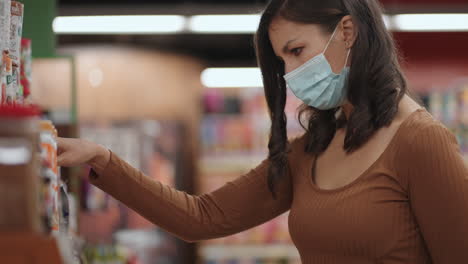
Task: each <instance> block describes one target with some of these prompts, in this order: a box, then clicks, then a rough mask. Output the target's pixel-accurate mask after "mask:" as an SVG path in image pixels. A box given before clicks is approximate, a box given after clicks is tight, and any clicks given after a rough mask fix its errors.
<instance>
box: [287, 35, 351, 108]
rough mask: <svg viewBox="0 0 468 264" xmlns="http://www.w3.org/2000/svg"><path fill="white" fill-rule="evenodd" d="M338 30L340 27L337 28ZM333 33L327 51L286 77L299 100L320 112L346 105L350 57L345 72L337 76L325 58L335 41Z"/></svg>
mask: <svg viewBox="0 0 468 264" xmlns="http://www.w3.org/2000/svg"><path fill="white" fill-rule="evenodd" d="M337 28H338V27H337ZM337 28H335V31H334V32H333V34H332V36H331V38H330V40H329V41H328V43H327V46H325V49H324V50H323V52H322V53H320V54H319V55H317V56H315V57H313V58H312V59H310V60H309V61H307V62H306V63H304V64H303V65H302V66H300V67H299V68H297V69H295V70H294V71H292V72H290V73H288V74H286V75H284V79H285V80H286V84H287V86H288V87H289V89H291V90H292V92H293V93H294V95H296V97H297V98H299V99H300V100H302V101H303V102H304V103H306V104H307V105H310V106H312V107H315V108H317V109H319V110H329V109H333V108H337V107H340V106H342V105H343V104H344V102H345V100H346V96H347V77H348V75H349V67H347V66H346V65H347V64H348V58H349V53H350V50H349V51H348V55H347V56H346V61H345V65H344V68H343V70H342V71H341V73H340V74H335V73H334V72H333V70H332V68H331V66H330V63H329V62H328V61H327V59H326V58H325V51H326V50H327V49H328V46H329V45H330V43H331V41H332V40H333V38H334V36H335V33H336V30H337Z"/></svg>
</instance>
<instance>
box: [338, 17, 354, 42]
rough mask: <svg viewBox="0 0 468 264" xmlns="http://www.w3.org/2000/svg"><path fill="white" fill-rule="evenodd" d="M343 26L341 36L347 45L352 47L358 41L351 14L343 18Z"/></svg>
mask: <svg viewBox="0 0 468 264" xmlns="http://www.w3.org/2000/svg"><path fill="white" fill-rule="evenodd" d="M340 24H341V28H342V33H341V37H342V39H343V41H344V42H345V46H346V48H347V49H351V48H352V47H353V45H354V42H355V41H356V36H357V30H356V27H355V26H354V22H353V18H352V17H351V16H350V15H347V16H344V17H343V18H342V19H341V22H340Z"/></svg>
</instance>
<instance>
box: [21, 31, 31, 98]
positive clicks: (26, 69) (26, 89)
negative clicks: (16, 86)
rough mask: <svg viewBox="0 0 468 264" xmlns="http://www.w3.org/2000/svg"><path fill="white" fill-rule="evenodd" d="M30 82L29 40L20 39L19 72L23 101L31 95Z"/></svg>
mask: <svg viewBox="0 0 468 264" xmlns="http://www.w3.org/2000/svg"><path fill="white" fill-rule="evenodd" d="M31 82H32V49H31V40H30V39H25V38H23V39H21V71H20V86H21V88H20V90H23V95H24V99H25V100H26V99H28V97H29V95H30V94H31Z"/></svg>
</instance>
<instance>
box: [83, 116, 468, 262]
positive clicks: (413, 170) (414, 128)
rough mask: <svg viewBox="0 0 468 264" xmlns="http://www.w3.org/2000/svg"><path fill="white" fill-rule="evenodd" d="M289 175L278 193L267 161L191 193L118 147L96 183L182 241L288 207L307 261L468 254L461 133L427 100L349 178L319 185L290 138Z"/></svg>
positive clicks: (219, 233) (461, 258) (467, 188)
mask: <svg viewBox="0 0 468 264" xmlns="http://www.w3.org/2000/svg"><path fill="white" fill-rule="evenodd" d="M291 146H292V152H291V153H290V154H289V163H290V167H291V176H290V177H285V179H284V180H283V181H282V182H280V185H279V189H278V190H279V197H278V199H277V200H274V199H273V198H272V196H271V194H270V192H269V190H268V187H267V169H268V163H269V162H268V161H266V160H265V161H264V162H262V163H261V164H260V165H259V166H258V167H257V168H255V169H253V170H251V171H250V172H249V173H247V174H245V175H243V176H241V177H239V178H237V179H236V180H234V181H231V182H228V183H226V184H225V185H224V186H222V187H221V188H219V189H217V190H215V191H214V192H212V193H207V194H203V195H199V196H194V195H189V194H187V193H185V192H181V191H177V190H176V189H174V188H171V187H169V186H166V185H163V184H161V183H159V182H157V181H154V180H152V179H151V178H149V177H146V176H145V175H143V174H142V173H140V172H139V171H137V170H136V169H134V168H132V167H131V166H130V165H128V164H127V163H126V162H124V161H122V160H121V159H119V158H118V157H117V156H116V155H113V154H112V155H111V160H110V162H109V164H108V166H107V168H106V169H105V171H104V172H103V173H102V174H101V175H99V176H98V175H96V174H95V173H94V172H92V173H91V175H90V176H91V180H92V182H93V184H95V185H96V186H98V187H99V188H101V189H102V190H104V191H105V192H107V193H109V194H110V195H112V196H114V197H115V198H117V199H118V200H120V201H122V202H123V203H125V204H126V205H127V206H129V207H130V208H132V209H134V210H136V211H137V212H139V213H140V214H141V215H143V216H144V217H146V218H147V219H149V220H150V221H152V222H153V223H155V224H156V225H158V226H160V227H161V228H163V229H165V230H166V231H168V232H170V233H172V234H174V235H175V236H177V237H180V238H181V239H183V240H186V241H190V242H193V241H199V240H206V239H212V238H219V237H223V236H228V235H231V234H235V233H238V232H241V231H244V230H246V229H249V228H252V227H254V226H257V225H259V224H262V223H264V222H266V221H268V220H270V219H272V218H274V217H276V216H278V215H280V214H282V213H284V212H286V211H288V210H291V211H290V215H289V230H290V233H291V237H292V239H293V241H294V243H295V245H296V246H297V248H298V250H299V252H300V255H301V260H302V263H304V264H338V263H339V264H354V263H356V264H357V263H359V264H364V263H379V264H396V263H405V264H422V263H435V264H464V263H468V169H467V167H466V165H465V163H464V161H463V158H462V156H461V154H460V151H459V147H458V145H457V143H456V139H455V137H454V136H453V135H452V134H451V133H450V132H449V131H448V130H447V129H446V128H445V127H444V126H443V125H441V124H440V123H439V122H437V121H435V120H434V119H433V118H432V117H431V115H430V114H429V113H428V112H427V111H425V110H418V111H416V112H414V113H413V114H411V115H410V116H409V117H408V118H407V119H406V120H405V121H404V122H403V123H402V124H401V126H400V128H399V129H398V131H397V133H396V134H395V136H394V137H393V139H392V141H391V143H390V144H389V145H388V147H387V148H386V150H385V151H384V152H383V154H382V155H381V156H380V157H379V158H378V159H377V161H376V162H375V163H374V164H373V165H372V166H371V167H370V168H369V169H368V170H367V171H366V172H365V173H363V174H362V175H361V176H359V177H358V178H357V179H356V180H355V181H353V182H352V183H350V184H348V185H346V186H344V187H341V188H338V189H335V190H323V189H319V188H318V187H317V186H315V185H314V183H313V181H312V178H311V168H312V164H313V160H314V157H312V155H309V154H306V153H305V152H304V137H301V138H298V139H295V140H292V142H291Z"/></svg>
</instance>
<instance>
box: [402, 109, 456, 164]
mask: <svg viewBox="0 0 468 264" xmlns="http://www.w3.org/2000/svg"><path fill="white" fill-rule="evenodd" d="M395 141H396V144H395V147H396V148H395V152H394V153H395V154H396V156H397V157H398V158H397V159H398V160H400V161H401V160H413V161H417V160H422V161H427V160H428V158H427V157H428V156H431V157H432V156H434V155H436V156H439V155H446V154H447V153H455V152H458V151H459V146H458V142H457V139H456V137H455V135H454V134H453V133H452V132H451V131H450V130H449V129H448V128H447V127H446V126H445V125H444V124H442V123H441V122H440V121H438V120H437V119H435V118H434V117H433V116H432V115H431V114H430V113H429V112H428V111H427V110H426V109H424V108H422V109H419V110H417V111H415V112H414V113H412V114H411V115H410V116H409V117H408V118H407V119H406V120H405V121H404V122H403V123H402V124H401V127H400V128H399V131H398V132H397V135H396V138H395Z"/></svg>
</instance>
